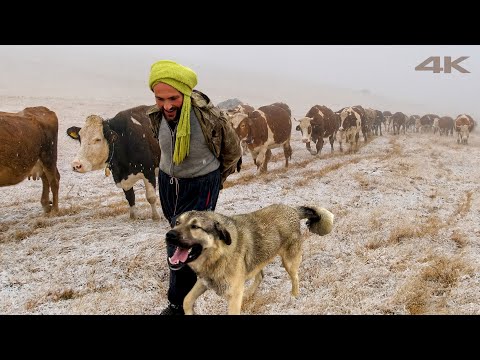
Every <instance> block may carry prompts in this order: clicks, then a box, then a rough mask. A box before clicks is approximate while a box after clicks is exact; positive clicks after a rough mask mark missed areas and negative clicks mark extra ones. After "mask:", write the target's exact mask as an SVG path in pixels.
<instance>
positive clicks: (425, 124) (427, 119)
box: [415, 114, 439, 133]
mask: <svg viewBox="0 0 480 360" xmlns="http://www.w3.org/2000/svg"><path fill="white" fill-rule="evenodd" d="M436 118H439V116H438V115H435V114H427V115H423V116H422V117H421V118H420V119H419V120H418V121H417V122H416V123H415V127H416V128H417V132H420V133H422V132H429V131H431V130H432V128H433V122H434V121H435V119H436Z"/></svg>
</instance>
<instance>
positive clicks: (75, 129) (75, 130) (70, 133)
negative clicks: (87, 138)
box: [67, 126, 81, 140]
mask: <svg viewBox="0 0 480 360" xmlns="http://www.w3.org/2000/svg"><path fill="white" fill-rule="evenodd" d="M80 130H81V128H79V127H77V126H72V127H69V128H68V129H67V135H68V136H70V137H71V138H72V139H75V140H80V135H79V134H78V133H79V132H80Z"/></svg>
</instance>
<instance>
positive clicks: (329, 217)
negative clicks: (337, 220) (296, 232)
mask: <svg viewBox="0 0 480 360" xmlns="http://www.w3.org/2000/svg"><path fill="white" fill-rule="evenodd" d="M296 210H297V213H298V216H299V217H300V219H307V227H308V230H310V232H312V233H314V234H317V235H320V236H323V235H327V234H328V233H330V232H331V231H332V228H333V218H334V215H333V214H332V213H331V212H330V211H328V210H327V209H324V208H321V207H318V206H297V207H296Z"/></svg>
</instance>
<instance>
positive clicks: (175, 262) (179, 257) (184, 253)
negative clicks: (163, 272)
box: [168, 244, 202, 270]
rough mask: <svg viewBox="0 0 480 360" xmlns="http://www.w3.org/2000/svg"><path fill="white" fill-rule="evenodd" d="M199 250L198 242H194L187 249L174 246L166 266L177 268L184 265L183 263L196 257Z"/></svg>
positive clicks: (200, 249)
mask: <svg viewBox="0 0 480 360" xmlns="http://www.w3.org/2000/svg"><path fill="white" fill-rule="evenodd" d="M201 252H202V246H201V245H199V244H195V245H193V246H192V247H191V248H188V249H186V248H182V247H179V246H176V247H175V252H174V253H173V255H172V256H169V257H168V266H169V267H170V269H172V270H179V269H181V268H182V267H184V266H185V264H188V263H189V262H191V261H193V260H195V259H196V258H198V257H199V256H200V254H201Z"/></svg>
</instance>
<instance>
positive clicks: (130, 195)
mask: <svg viewBox="0 0 480 360" xmlns="http://www.w3.org/2000/svg"><path fill="white" fill-rule="evenodd" d="M123 192H124V193H125V198H126V199H127V201H128V205H130V219H136V218H137V211H136V209H135V192H134V191H133V187H132V188H130V189H128V190H125V189H123Z"/></svg>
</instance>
